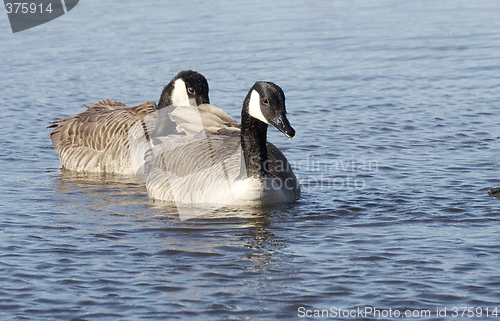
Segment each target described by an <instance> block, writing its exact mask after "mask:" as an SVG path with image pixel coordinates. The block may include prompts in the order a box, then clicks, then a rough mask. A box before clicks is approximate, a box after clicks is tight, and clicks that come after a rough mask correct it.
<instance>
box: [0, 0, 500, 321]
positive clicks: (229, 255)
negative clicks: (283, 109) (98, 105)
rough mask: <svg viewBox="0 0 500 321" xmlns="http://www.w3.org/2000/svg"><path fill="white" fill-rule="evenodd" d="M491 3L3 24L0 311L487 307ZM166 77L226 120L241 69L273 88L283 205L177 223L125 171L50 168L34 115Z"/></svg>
mask: <svg viewBox="0 0 500 321" xmlns="http://www.w3.org/2000/svg"><path fill="white" fill-rule="evenodd" d="M499 17H500V3H498V2H497V1H493V0H491V1H487V0H484V1H453V0H443V1H433V2H429V1H384V0H375V1H326V0H325V1H315V2H303V1H293V0H292V1H275V2H274V3H271V2H269V1H244V2H243V1H240V2H235V1H219V2H217V3H210V2H205V1H187V2H186V1H184V2H182V3H174V2H173V1H172V2H170V1H159V0H151V1H146V2H137V1H117V0H109V1H106V2H102V1H101V2H99V1H95V0H88V1H80V3H79V4H78V6H77V7H75V8H74V9H73V10H72V11H71V12H69V13H67V14H65V15H64V16H62V17H60V18H58V19H56V20H54V21H51V22H49V23H46V24H44V25H42V26H39V27H36V28H33V29H30V30H26V31H23V32H20V33H16V34H13V33H12V32H11V30H10V26H9V24H8V19H7V15H6V14H5V15H4V17H3V18H1V17H0V48H1V49H0V61H1V75H2V77H1V79H2V80H1V81H0V97H1V101H2V103H1V107H0V108H1V118H0V133H1V136H2V138H1V139H0V215H1V216H0V217H1V219H0V319H2V320H292V319H311V318H308V317H307V315H312V316H314V311H315V310H328V312H329V313H330V312H332V314H331V315H328V316H330V317H331V318H330V319H349V318H347V317H342V315H338V314H337V315H334V314H333V312H335V313H338V311H339V310H338V309H342V310H344V309H345V310H348V311H350V310H355V309H358V308H360V309H365V308H367V307H368V308H369V307H372V308H377V309H379V310H384V311H385V312H384V313H385V314H384V313H380V314H379V315H376V314H373V313H372V314H366V315H363V316H358V315H357V316H356V317H355V318H350V319H363V318H364V319H367V320H371V319H377V320H394V319H398V318H396V317H395V316H394V315H388V314H387V311H388V310H389V309H392V311H396V310H397V311H400V313H401V314H404V312H409V313H410V315H412V317H413V319H429V320H445V319H450V320H453V319H460V318H461V316H462V310H459V313H458V314H457V317H455V315H454V310H453V308H454V307H457V308H458V307H463V306H465V307H471V308H473V309H474V310H471V311H473V316H474V317H477V318H476V319H488V320H490V319H496V317H493V316H492V315H491V313H492V312H493V311H494V309H495V308H496V307H499V309H500V269H499V266H500V246H499V245H500V211H499V207H500V201H499V200H498V199H496V198H493V197H490V196H488V194H487V192H488V190H489V189H490V188H492V187H498V186H500V175H499V173H498V155H499V148H500V143H499V138H500V117H499V116H498V107H499V105H500V57H499V54H498V53H499V52H500V19H499ZM182 69H194V70H197V71H199V72H201V73H203V74H204V75H205V76H206V77H207V79H208V81H209V84H210V88H211V92H210V94H211V101H212V102H213V103H214V104H216V105H218V106H220V107H222V108H224V109H225V110H226V111H227V112H228V113H229V114H231V115H233V116H234V117H235V118H237V119H238V118H239V113H240V110H241V104H242V101H243V98H244V97H245V95H246V93H247V92H248V89H249V88H250V87H251V85H252V84H253V83H254V82H255V81H257V80H267V81H273V82H275V83H277V84H278V85H280V86H281V88H283V90H284V91H285V94H286V97H287V108H288V111H289V120H290V122H291V124H292V126H293V127H294V128H295V129H296V131H297V134H296V136H295V137H294V138H293V139H291V140H288V139H286V138H285V137H284V136H283V135H281V134H280V133H279V132H278V131H277V130H275V129H272V128H271V129H270V130H269V139H270V140H271V141H272V142H273V143H275V144H276V145H277V146H279V147H280V148H281V149H282V150H283V151H284V153H285V154H286V156H287V157H288V158H289V160H290V162H291V163H292V164H293V165H294V168H295V172H296V174H297V176H298V177H299V179H300V180H301V182H302V189H303V196H302V198H301V200H300V201H299V202H297V203H296V204H290V205H283V206H279V207H276V208H266V209H262V210H251V209H249V210H248V211H239V212H235V211H231V210H229V211H227V212H224V213H219V214H220V215H219V216H215V217H198V218H195V219H192V220H185V221H182V220H180V219H179V217H178V215H177V214H175V213H174V212H172V211H171V209H169V208H167V207H164V206H162V205H159V204H156V203H154V202H153V201H151V200H149V199H148V197H147V193H146V190H145V187H144V185H143V183H142V182H141V181H140V180H137V179H133V178H127V177H112V176H107V177H99V176H86V175H77V174H71V173H63V172H61V171H60V170H59V169H58V168H59V160H58V158H57V155H56V153H55V151H54V149H53V147H52V144H51V142H50V139H49V137H48V134H49V132H50V130H48V129H46V128H45V127H46V126H47V125H49V124H50V122H51V121H53V120H54V119H57V118H61V117H66V116H70V115H74V114H76V113H78V112H80V111H82V110H84V108H83V107H82V104H84V103H92V102H95V101H97V100H100V99H104V98H112V99H116V100H119V101H122V102H123V103H126V104H128V105H134V104H138V103H141V102H143V101H145V100H158V98H159V94H160V92H161V89H162V87H163V86H164V85H165V84H166V83H167V82H168V81H169V80H170V79H171V78H172V77H173V76H174V75H175V74H176V73H177V72H178V71H180V70H182ZM445 308H446V309H447V310H446V315H445V314H443V313H442V311H443V309H445ZM478 308H479V310H477V309H478ZM487 308H488V314H489V315H488V318H486V313H487V312H486V309H487ZM437 309H438V310H439V311H441V314H437V311H438V310H437ZM427 310H428V311H430V314H428V315H427V314H426V312H425V311H427ZM468 312H469V311H468ZM479 312H481V315H480V314H479ZM412 313H413V314H412ZM498 313H499V314H500V311H498ZM466 315H467V314H465V316H466ZM323 316H324V319H326V318H327V315H323ZM469 316H470V315H469ZM315 319H318V318H315Z"/></svg>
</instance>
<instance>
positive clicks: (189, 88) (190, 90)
mask: <svg viewBox="0 0 500 321" xmlns="http://www.w3.org/2000/svg"><path fill="white" fill-rule="evenodd" d="M187 91H188V93H190V94H191V95H194V89H193V87H188V88H187Z"/></svg>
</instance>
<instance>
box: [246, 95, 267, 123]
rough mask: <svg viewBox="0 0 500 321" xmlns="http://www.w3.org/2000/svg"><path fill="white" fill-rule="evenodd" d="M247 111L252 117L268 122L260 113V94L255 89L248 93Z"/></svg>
mask: <svg viewBox="0 0 500 321" xmlns="http://www.w3.org/2000/svg"><path fill="white" fill-rule="evenodd" d="M248 113H249V114H250V116H252V117H253V118H257V119H258V120H260V121H262V122H264V123H266V124H269V122H268V121H267V119H266V117H264V115H263V114H262V110H261V109H260V95H259V93H258V92H257V91H255V90H252V93H251V94H250V103H249V105H248Z"/></svg>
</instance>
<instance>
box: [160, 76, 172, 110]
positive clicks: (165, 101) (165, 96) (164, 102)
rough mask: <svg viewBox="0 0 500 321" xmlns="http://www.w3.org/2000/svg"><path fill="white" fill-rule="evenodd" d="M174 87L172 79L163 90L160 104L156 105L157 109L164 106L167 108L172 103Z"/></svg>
mask: <svg viewBox="0 0 500 321" xmlns="http://www.w3.org/2000/svg"><path fill="white" fill-rule="evenodd" d="M173 89H174V86H173V83H172V81H171V82H170V83H169V84H168V85H166V86H165V87H164V88H163V91H162V92H161V96H160V100H159V101H158V106H157V107H156V109H158V110H160V109H162V108H165V107H167V106H171V105H172V100H171V98H170V96H171V95H172V90H173Z"/></svg>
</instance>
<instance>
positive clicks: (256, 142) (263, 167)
mask: <svg viewBox="0 0 500 321" xmlns="http://www.w3.org/2000/svg"><path fill="white" fill-rule="evenodd" d="M241 149H242V150H243V157H244V160H245V169H246V176H247V177H254V178H261V179H262V178H264V176H266V175H268V174H269V166H268V159H269V157H268V154H267V124H266V123H264V122H262V121H260V120H258V119H255V118H253V117H250V115H248V114H247V113H246V112H243V113H242V115H241Z"/></svg>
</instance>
